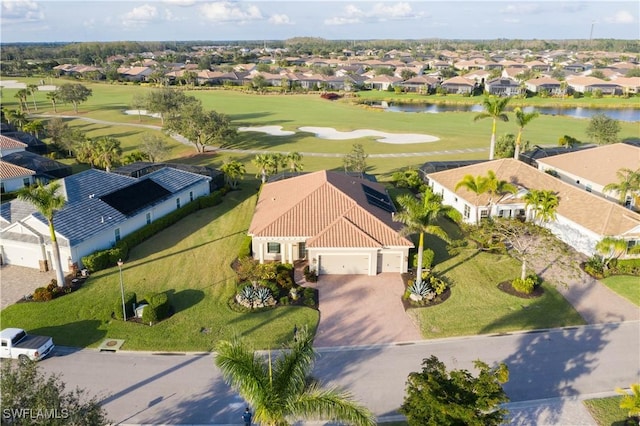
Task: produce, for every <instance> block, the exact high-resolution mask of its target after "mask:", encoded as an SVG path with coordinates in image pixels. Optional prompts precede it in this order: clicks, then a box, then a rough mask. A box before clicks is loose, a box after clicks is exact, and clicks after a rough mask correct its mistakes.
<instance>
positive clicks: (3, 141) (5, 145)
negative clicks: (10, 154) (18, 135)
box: [0, 135, 28, 149]
mask: <svg viewBox="0 0 640 426" xmlns="http://www.w3.org/2000/svg"><path fill="white" fill-rule="evenodd" d="M27 146H28V145H27V144H26V143H23V142H20V141H19V140H16V139H13V138H10V137H8V136H4V135H0V149H15V148H23V149H26V148H27Z"/></svg>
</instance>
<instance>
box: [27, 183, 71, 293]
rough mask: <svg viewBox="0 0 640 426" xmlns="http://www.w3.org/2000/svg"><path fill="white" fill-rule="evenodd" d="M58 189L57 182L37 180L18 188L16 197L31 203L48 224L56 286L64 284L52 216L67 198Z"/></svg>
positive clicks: (58, 184)
mask: <svg viewBox="0 0 640 426" xmlns="http://www.w3.org/2000/svg"><path fill="white" fill-rule="evenodd" d="M58 189H60V183H59V182H52V183H50V184H49V185H45V184H44V182H42V181H38V182H36V184H34V185H31V186H25V187H24V188H21V189H19V190H18V198H19V199H20V200H22V201H26V202H28V203H31V204H33V206H34V207H35V208H36V210H38V212H40V214H41V215H42V216H44V218H45V219H46V220H47V222H48V224H49V236H50V238H51V246H52V247H53V262H54V263H55V265H54V268H55V270H56V279H57V280H58V286H60V287H62V286H64V284H65V282H64V274H63V273H62V262H61V260H60V248H59V247H58V239H57V238H56V230H55V228H54V226H53V216H54V214H55V212H57V211H58V210H61V209H62V208H63V207H64V205H65V203H66V202H67V200H66V199H65V197H64V195H62V194H60V193H58Z"/></svg>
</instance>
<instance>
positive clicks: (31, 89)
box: [27, 84, 38, 112]
mask: <svg viewBox="0 0 640 426" xmlns="http://www.w3.org/2000/svg"><path fill="white" fill-rule="evenodd" d="M27 91H28V92H29V94H30V95H31V99H32V100H33V109H34V111H36V112H38V105H37V104H36V92H37V91H38V85H37V84H28V85H27Z"/></svg>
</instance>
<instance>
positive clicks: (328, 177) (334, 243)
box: [248, 170, 413, 275]
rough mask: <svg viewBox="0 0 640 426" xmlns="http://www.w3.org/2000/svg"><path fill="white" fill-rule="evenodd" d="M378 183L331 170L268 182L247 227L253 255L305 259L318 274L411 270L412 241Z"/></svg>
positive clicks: (274, 258) (263, 259) (269, 257)
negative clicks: (394, 216) (403, 234)
mask: <svg viewBox="0 0 640 426" xmlns="http://www.w3.org/2000/svg"><path fill="white" fill-rule="evenodd" d="M394 214H395V207H394V205H393V203H392V202H391V199H390V198H389V196H388V195H387V193H386V191H385V189H384V187H383V186H382V185H380V184H378V183H375V182H371V181H369V180H366V179H361V178H357V177H353V176H349V175H346V174H343V173H337V172H332V171H324V170H323V171H319V172H314V173H308V174H303V175H300V176H297V177H293V178H289V179H284V180H280V181H276V182H271V183H267V184H265V185H264V186H263V187H262V189H261V191H260V197H259V199H258V203H257V205H256V210H255V213H254V216H253V220H252V221H251V225H250V226H249V231H248V234H249V235H250V236H251V237H252V239H253V242H252V249H253V256H254V258H255V259H258V260H260V262H264V261H281V262H286V263H293V262H294V261H296V260H302V259H306V260H307V261H308V262H309V266H310V268H311V269H312V270H315V271H316V272H317V273H318V274H366V275H376V274H377V273H379V272H398V273H403V272H406V271H407V259H408V254H409V249H410V248H411V247H413V244H412V243H411V241H409V240H408V239H406V238H404V237H402V236H400V234H399V230H400V229H401V227H402V225H401V224H400V223H398V222H394V221H393V215H394Z"/></svg>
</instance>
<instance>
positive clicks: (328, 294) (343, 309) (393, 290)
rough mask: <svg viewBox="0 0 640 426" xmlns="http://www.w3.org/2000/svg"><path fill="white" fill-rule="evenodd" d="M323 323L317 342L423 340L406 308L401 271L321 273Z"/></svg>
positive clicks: (347, 343) (324, 344)
mask: <svg viewBox="0 0 640 426" xmlns="http://www.w3.org/2000/svg"><path fill="white" fill-rule="evenodd" d="M310 285H313V286H314V287H316V288H318V290H319V297H320V324H319V325H318V330H317V333H316V338H315V341H314V346H317V347H327V346H360V345H374V344H382V343H395V342H406V341H415V340H421V339H422V336H421V335H420V332H419V331H418V328H417V327H416V325H415V324H414V322H413V321H412V320H411V318H409V316H408V315H407V314H406V312H405V311H404V307H403V304H402V295H403V293H404V285H403V282H402V278H401V277H400V275H399V274H393V273H383V274H378V275H376V276H366V275H321V276H320V277H319V279H318V282H317V283H314V284H311V283H307V286H310Z"/></svg>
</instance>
